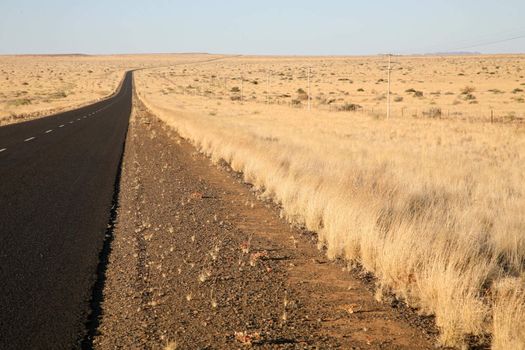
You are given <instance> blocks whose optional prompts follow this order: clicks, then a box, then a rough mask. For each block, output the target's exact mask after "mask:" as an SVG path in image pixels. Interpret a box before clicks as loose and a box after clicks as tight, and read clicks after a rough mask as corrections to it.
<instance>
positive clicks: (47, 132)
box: [45, 129, 53, 134]
mask: <svg viewBox="0 0 525 350" xmlns="http://www.w3.org/2000/svg"><path fill="white" fill-rule="evenodd" d="M51 131H53V129H49V130H47V131H46V132H45V133H46V134H49V133H50V132H51Z"/></svg>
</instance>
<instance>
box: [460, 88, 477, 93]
mask: <svg viewBox="0 0 525 350" xmlns="http://www.w3.org/2000/svg"><path fill="white" fill-rule="evenodd" d="M474 91H476V88H475V87H473V86H465V87H464V88H463V89H461V94H462V95H469V94H472V93H473V92H474Z"/></svg>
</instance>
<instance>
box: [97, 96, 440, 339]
mask: <svg viewBox="0 0 525 350" xmlns="http://www.w3.org/2000/svg"><path fill="white" fill-rule="evenodd" d="M119 206H120V207H119V209H118V217H117V224H116V228H115V230H114V240H113V243H112V251H111V254H110V257H109V265H108V270H107V273H106V277H107V279H106V281H105V288H104V301H103V303H102V310H103V316H102V318H101V320H100V325H99V328H98V334H97V336H96V337H95V339H94V347H95V348H97V349H113V348H129V349H135V348H140V349H159V348H164V347H166V348H169V349H175V348H176V349H234V348H244V347H247V346H250V345H251V346H256V347H259V348H272V349H274V348H283V349H305V348H308V349H310V348H313V349H335V348H344V349H368V348H370V349H426V348H432V347H433V346H432V343H433V337H434V335H433V334H432V332H429V331H428V328H427V329H426V330H425V329H424V327H417V326H416V325H415V324H414V322H413V321H414V318H413V317H409V316H410V312H408V313H407V312H406V311H405V312H401V311H400V310H397V309H394V308H392V307H390V306H388V305H385V304H380V303H378V302H376V301H375V299H374V297H373V294H372V292H371V291H370V290H369V287H370V286H367V284H366V283H363V282H362V281H360V280H359V279H358V278H356V277H355V276H354V275H352V274H351V273H349V272H347V271H344V270H345V269H344V268H342V266H341V265H339V264H337V263H333V262H329V261H327V259H326V258H325V257H324V254H323V252H320V251H318V250H317V248H316V245H315V236H314V235H310V234H308V233H306V232H303V231H301V230H299V229H296V228H292V227H290V226H289V225H288V224H286V223H285V222H284V220H281V219H280V218H279V213H278V210H276V208H275V207H273V206H271V205H270V204H267V203H264V202H261V201H258V200H256V197H255V196H254V193H253V192H252V191H251V190H250V186H249V185H248V184H244V183H242V182H241V181H240V177H239V176H238V174H235V173H233V172H231V171H230V170H229V168H227V167H225V166H216V165H213V164H212V163H211V162H210V160H209V159H207V158H205V157H204V156H203V155H201V154H199V153H197V152H196V150H195V149H194V148H193V147H192V146H191V145H189V144H188V143H187V142H186V141H184V140H183V139H181V138H180V137H179V136H178V135H176V134H175V133H174V132H173V131H171V130H170V129H169V128H168V127H167V126H165V125H164V124H163V123H162V122H161V121H160V120H158V119H157V118H155V117H153V116H151V115H150V114H148V113H147V112H146V111H145V110H144V109H143V108H142V107H141V106H139V105H137V102H135V104H134V113H133V117H132V121H131V122H130V129H129V132H128V137H127V143H126V150H125V154H124V161H123V172H122V179H121V192H120V195H119ZM415 319H417V318H415ZM410 320H411V321H410Z"/></svg>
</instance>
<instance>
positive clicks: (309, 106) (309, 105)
mask: <svg viewBox="0 0 525 350" xmlns="http://www.w3.org/2000/svg"><path fill="white" fill-rule="evenodd" d="M310 70H311V68H310V67H308V92H307V93H308V110H309V111H310V110H311V109H312V105H311V102H310Z"/></svg>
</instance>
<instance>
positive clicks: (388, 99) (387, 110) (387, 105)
mask: <svg viewBox="0 0 525 350" xmlns="http://www.w3.org/2000/svg"><path fill="white" fill-rule="evenodd" d="M391 64H392V54H388V91H387V92H386V119H389V118H390V72H391V71H392V67H391Z"/></svg>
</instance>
